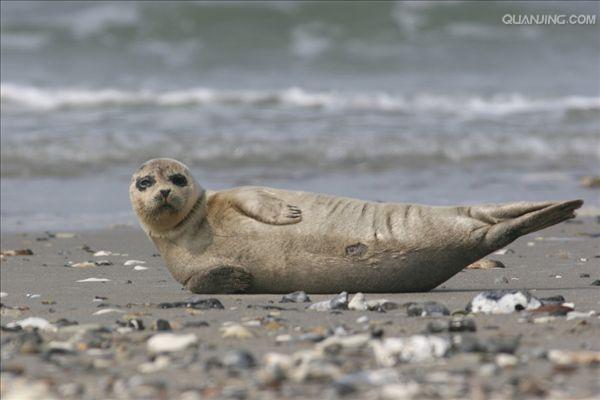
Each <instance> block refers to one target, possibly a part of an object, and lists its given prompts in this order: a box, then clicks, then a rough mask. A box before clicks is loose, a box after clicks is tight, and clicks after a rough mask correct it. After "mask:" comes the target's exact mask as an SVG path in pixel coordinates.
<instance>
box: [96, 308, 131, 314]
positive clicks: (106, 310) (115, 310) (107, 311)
mask: <svg viewBox="0 0 600 400" xmlns="http://www.w3.org/2000/svg"><path fill="white" fill-rule="evenodd" d="M115 313H118V314H124V313H125V311H123V310H119V309H118V308H103V309H102V310H98V311H96V312H95V313H93V314H92V315H104V314H115Z"/></svg>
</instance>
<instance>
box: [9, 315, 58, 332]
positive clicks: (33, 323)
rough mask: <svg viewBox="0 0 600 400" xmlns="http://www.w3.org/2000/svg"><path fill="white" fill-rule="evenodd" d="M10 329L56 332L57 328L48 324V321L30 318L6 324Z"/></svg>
mask: <svg viewBox="0 0 600 400" xmlns="http://www.w3.org/2000/svg"><path fill="white" fill-rule="evenodd" d="M6 327H7V328H9V329H12V328H16V327H20V328H21V329H28V328H30V329H39V330H40V331H46V332H56V331H57V330H58V329H57V328H56V326H54V325H53V324H51V323H50V322H48V320H46V319H44V318H40V317H29V318H25V319H22V320H20V321H13V322H9V323H8V324H6Z"/></svg>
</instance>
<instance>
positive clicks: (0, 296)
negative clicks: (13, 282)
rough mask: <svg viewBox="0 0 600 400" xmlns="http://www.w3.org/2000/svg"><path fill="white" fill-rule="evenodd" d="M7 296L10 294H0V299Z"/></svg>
mask: <svg viewBox="0 0 600 400" xmlns="http://www.w3.org/2000/svg"><path fill="white" fill-rule="evenodd" d="M6 296H8V293H6V292H0V299H1V298H2V297H6Z"/></svg>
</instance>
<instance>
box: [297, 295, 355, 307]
mask: <svg viewBox="0 0 600 400" xmlns="http://www.w3.org/2000/svg"><path fill="white" fill-rule="evenodd" d="M347 309H348V292H342V293H340V294H338V295H337V296H335V297H334V298H333V299H331V300H325V301H320V302H318V303H314V304H311V305H310V306H309V307H307V310H311V311H333V310H347Z"/></svg>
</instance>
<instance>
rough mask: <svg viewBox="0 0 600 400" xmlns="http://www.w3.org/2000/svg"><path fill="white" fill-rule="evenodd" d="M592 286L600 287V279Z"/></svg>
mask: <svg viewBox="0 0 600 400" xmlns="http://www.w3.org/2000/svg"><path fill="white" fill-rule="evenodd" d="M592 286H600V279H596V280H595V281H594V282H592Z"/></svg>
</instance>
